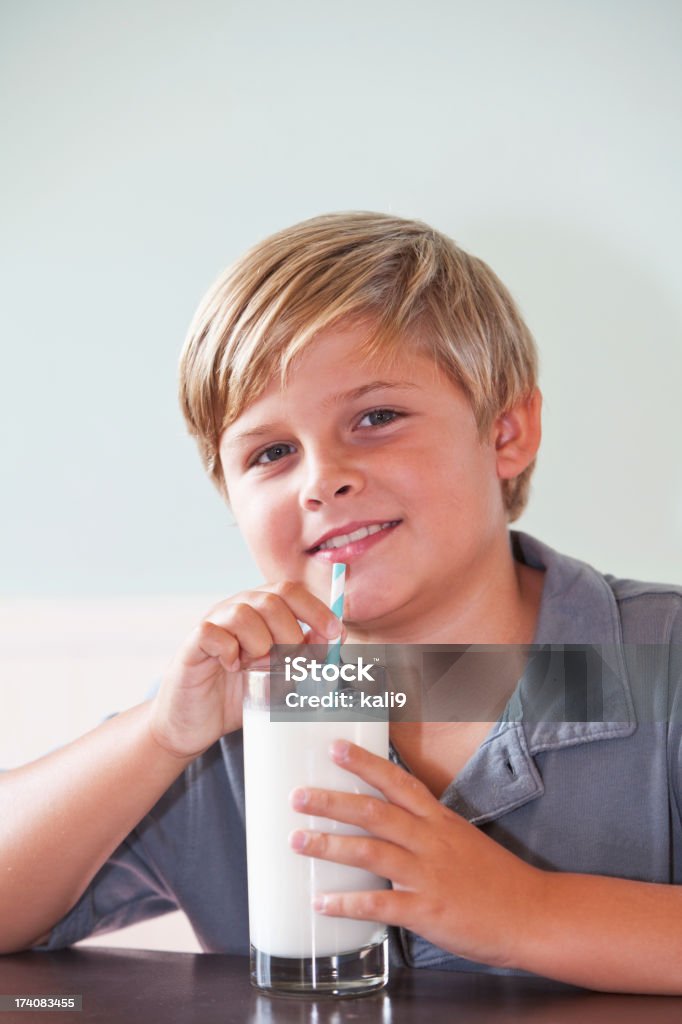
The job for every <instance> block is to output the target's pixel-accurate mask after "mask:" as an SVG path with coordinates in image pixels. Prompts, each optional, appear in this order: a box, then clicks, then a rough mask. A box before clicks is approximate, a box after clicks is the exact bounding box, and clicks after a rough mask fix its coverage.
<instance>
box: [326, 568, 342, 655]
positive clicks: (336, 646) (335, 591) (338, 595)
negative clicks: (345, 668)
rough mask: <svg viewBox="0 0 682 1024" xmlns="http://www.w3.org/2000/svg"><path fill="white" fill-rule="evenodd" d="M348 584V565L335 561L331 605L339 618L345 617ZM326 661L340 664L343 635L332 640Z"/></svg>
mask: <svg viewBox="0 0 682 1024" xmlns="http://www.w3.org/2000/svg"><path fill="white" fill-rule="evenodd" d="M345 585H346V565H345V563H344V562H334V564H333V565H332V592H331V597H330V598H329V607H330V608H331V610H332V611H333V612H334V615H336V617H337V619H342V618H343V593H344V589H345ZM325 660H326V662H327V664H328V665H338V664H339V662H340V661H341V637H340V636H338V637H337V638H336V640H331V641H330V642H329V646H328V647H327V657H326V659H325Z"/></svg>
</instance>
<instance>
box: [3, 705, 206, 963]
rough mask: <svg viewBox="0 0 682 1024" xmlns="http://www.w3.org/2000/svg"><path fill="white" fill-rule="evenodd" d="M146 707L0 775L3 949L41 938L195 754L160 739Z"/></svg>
mask: <svg viewBox="0 0 682 1024" xmlns="http://www.w3.org/2000/svg"><path fill="white" fill-rule="evenodd" d="M150 708H151V705H150V704H149V703H145V704H141V705H138V706H137V707H134V708H131V709H130V710H128V711H124V712H122V713H121V714H119V715H116V717H114V718H111V719H109V720H108V721H106V722H104V723H103V724H102V725H100V726H98V727H97V728H96V729H94V730H92V732H89V733H87V734H86V735H85V736H82V737H80V738H79V739H77V740H75V742H73V743H70V744H69V745H68V746H65V747H62V748H61V749H59V750H56V751H54V752H53V753H51V754H48V755H47V756H46V757H43V758H40V759H39V760H37V761H33V762H31V763H30V764H27V765H24V766H22V767H21V768H16V769H13V770H11V771H8V772H5V773H3V775H2V777H0V821H1V822H2V837H1V839H0V906H1V907H2V915H1V916H0V953H12V952H15V951H17V950H20V949H24V948H26V947H29V946H32V945H36V944H38V942H39V941H41V940H44V939H45V937H46V935H47V934H49V931H50V929H51V928H52V927H53V925H54V924H55V923H56V922H57V921H59V920H60V919H61V918H62V917H63V916H64V915H65V914H66V913H67V912H68V911H69V910H70V909H71V907H72V906H73V905H74V904H75V903H76V902H77V901H78V899H79V898H80V896H81V894H82V893H83V892H84V890H85V889H86V888H87V886H88V884H89V882H90V881H91V879H92V878H93V876H94V875H95V873H96V872H97V871H98V870H99V868H100V867H101V866H102V864H103V863H104V862H105V861H106V860H107V858H108V857H109V856H110V855H111V853H113V851H114V850H115V849H116V847H117V846H118V845H119V843H121V842H122V840H123V839H125V837H126V836H127V835H128V833H129V832H130V831H131V830H132V829H133V828H134V827H135V825H136V824H137V823H138V822H139V821H140V820H141V819H142V818H143V817H144V815H145V814H146V813H147V811H149V810H150V808H151V807H153V806H154V804H155V803H156V802H157V800H158V799H159V798H160V797H161V796H162V795H163V793H164V792H165V791H166V790H167V789H168V788H169V786H170V785H171V784H172V783H173V782H174V780H175V779H176V778H177V777H178V775H179V774H180V773H181V772H182V771H183V770H184V768H185V766H186V765H187V764H189V762H190V761H191V760H192V759H193V758H192V757H185V758H182V757H177V756H175V755H174V754H171V753H169V752H168V751H166V750H164V749H163V748H162V747H161V746H160V745H159V744H158V743H157V741H156V740H155V739H154V736H153V733H152V731H151V729H150Z"/></svg>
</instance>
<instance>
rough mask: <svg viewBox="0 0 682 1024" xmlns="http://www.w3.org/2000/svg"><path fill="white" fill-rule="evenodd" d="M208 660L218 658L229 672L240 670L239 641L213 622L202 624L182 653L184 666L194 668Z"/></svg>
mask: <svg viewBox="0 0 682 1024" xmlns="http://www.w3.org/2000/svg"><path fill="white" fill-rule="evenodd" d="M207 658H217V659H218V661H219V662H220V663H221V665H222V666H223V668H225V669H226V670H227V671H228V672H236V671H237V669H238V668H239V641H238V640H237V638H236V637H235V636H233V635H232V633H229V632H227V630H225V629H221V627H220V626H216V625H215V624H214V623H213V622H206V621H204V622H202V623H200V624H199V625H198V626H197V627H196V629H194V630H193V631H192V633H191V634H190V636H189V637H188V639H187V642H186V643H185V645H184V647H183V648H182V649H181V651H180V660H181V662H182V664H183V665H186V666H187V667H188V668H193V667H195V666H196V665H201V663H202V662H205V661H206V659H207Z"/></svg>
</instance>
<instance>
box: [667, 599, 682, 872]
mask: <svg viewBox="0 0 682 1024" xmlns="http://www.w3.org/2000/svg"><path fill="white" fill-rule="evenodd" d="M677 604H678V614H677V615H676V616H675V619H674V622H673V627H672V631H671V642H670V647H669V661H668V665H669V667H668V695H669V700H668V776H669V785H670V811H671V825H672V846H673V858H674V865H673V875H674V878H673V881H675V882H676V883H678V884H682V601H678V602H677Z"/></svg>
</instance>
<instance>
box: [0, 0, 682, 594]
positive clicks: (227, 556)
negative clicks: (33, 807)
mask: <svg viewBox="0 0 682 1024" xmlns="http://www.w3.org/2000/svg"><path fill="white" fill-rule="evenodd" d="M681 14H682V6H680V4H679V3H678V2H676V0H673V2H662V0H658V2H656V0H654V2H649V3H647V4H643V3H640V2H636V3H635V2H622V0H601V2H599V0H597V2H595V0H590V2H585V0H582V2H577V3H570V4H569V3H563V2H554V3H552V2H540V0H537V2H536V0H516V2H514V3H510V2H507V0H483V2H476V3H472V2H470V0H467V2H463V0H442V2H439V0H421V2H420V3H417V4H415V3H412V2H410V3H404V2H395V0H381V2H371V0H365V2H357V0H351V2H346V3H344V4H336V3H325V2H319V0H317V2H316V0H298V2H296V0H288V2H286V3H280V2H277V0H262V2H239V3H236V2H235V3H229V2H222V3H219V2H213V0H193V2H191V3H190V2H186V3H178V2H167V0H153V2H150V0H108V2H105V0H80V2H79V0H44V2H39V0H13V2H11V0H5V2H4V3H2V5H1V6H0V40H1V42H0V46H1V52H0V90H1V98H0V103H1V106H2V110H1V111H0V113H1V116H2V150H3V155H2V159H1V161H0V203H1V204H2V214H1V216H2V229H1V234H2V242H1V243H0V245H1V252H2V256H1V259H2V264H1V266H0V288H1V290H2V294H1V295H0V332H1V333H0V337H1V338H2V363H1V366H2V395H3V398H2V411H1V414H0V415H1V417H2V421H1V423H0V428H1V436H2V464H1V466H0V472H1V479H2V531H1V538H2V539H1V541H0V566H1V569H0V578H1V583H0V589H1V591H2V593H4V594H5V595H7V596H11V595H14V594H25V595H31V594H35V595H39V594H45V595H49V594H82V595H87V594H107V593H109V594H117V593H118V594H125V593H162V592H166V593H172V592H177V593H182V592H187V593H190V592H211V593H214V592H215V593H223V592H224V593H225V595H227V594H228V593H230V592H232V591H234V590H235V589H238V588H240V587H241V586H243V585H245V584H246V583H247V582H254V581H255V578H256V577H255V576H254V571H253V570H252V569H251V566H250V561H249V558H248V556H247V555H246V553H245V552H244V550H243V548H242V546H241V544H240V541H239V538H238V535H237V532H236V529H235V528H234V527H230V526H229V523H230V518H229V515H228V513H227V511H226V510H225V509H224V508H223V507H222V506H221V504H220V502H219V499H218V498H217V496H216V495H215V493H214V492H213V490H212V488H211V486H210V485H209V484H208V482H206V481H205V479H204V478H203V475H202V471H201V468H200V465H199V462H198V458H197V457H196V455H195V452H194V449H193V446H192V444H191V442H190V441H189V439H188V438H186V436H185V432H184V426H183V424H182V421H181V418H180V414H179V412H178V411H177V408H176V400H175V372H176V369H175V368H176V362H177V356H178V352H179V349H180V346H181V343H182V339H183V336H184V332H185V329H186V326H187V323H188V321H189V319H190V316H191V314H192V312H193V309H194V307H195V305H196V303H197V301H198V299H199V298H200V296H201V294H202V292H203V290H204V289H205V288H206V286H207V285H208V284H209V283H210V282H211V280H212V279H213V278H214V276H215V275H216V274H217V273H218V272H219V271H220V270H221V269H222V268H223V266H224V265H225V264H226V263H228V262H229V261H230V260H232V259H233V258H234V257H235V256H237V255H238V253H239V252H240V251H241V250H242V249H244V248H245V247H246V246H248V245H250V244H252V243H253V242H255V241H256V240H257V239H259V238H261V237H263V236H264V235H265V234H268V233H270V232H271V231H273V230H275V229H278V228H281V227H283V226H284V225H286V224H288V223H291V222H294V221H296V220H299V219H302V218H304V217H307V216H312V215H314V214H317V213H321V212H324V211H328V210H340V209H349V208H363V209H376V210H385V211H390V212H395V213H398V214H401V215H406V216H417V217H420V218H423V219H426V220H429V221H432V222H433V223H434V224H435V225H436V226H437V227H439V228H441V229H442V230H445V231H446V232H448V233H450V234H452V235H453V236H454V237H455V238H456V239H457V240H458V241H459V242H460V243H461V244H462V245H464V246H465V248H469V249H471V250H472V251H473V252H475V253H477V254H478V255H480V256H482V257H483V258H484V259H486V260H487V261H488V262H489V263H491V264H492V266H493V267H494V268H495V269H496V270H497V271H498V273H499V274H500V275H501V276H502V277H503V279H505V280H506V281H507V283H508V284H509V285H510V287H511V288H512V290H513V291H514V293H515V294H516V296H517V298H518V299H519V300H520V302H521V305H522V307H523V309H524V310H525V312H526V314H527V317H528V320H529V322H530V324H531V327H532V328H533V330H534V332H535V334H536V336H537V338H538V341H539V344H540V348H541V353H542V357H543V377H542V380H543V384H544V390H545V394H546V428H545V448H544V454H543V456H542V458H541V462H540V468H539V470H538V473H537V482H536V486H535V495H534V499H533V505H532V509H531V511H530V513H529V514H528V515H527V516H526V517H525V519H524V520H523V522H522V524H521V525H522V526H523V527H525V528H527V529H529V530H531V531H534V532H536V533H537V534H538V535H539V536H541V537H542V538H543V539H545V540H546V541H548V542H549V543H552V544H554V545H555V546H558V547H560V548H561V549H563V550H566V551H568V552H570V553H573V554H575V555H577V556H579V557H582V558H585V559H587V560H589V561H592V562H593V563H594V564H596V565H597V566H598V567H599V568H601V569H603V570H605V571H611V572H614V573H617V574H622V575H633V576H644V577H654V578H666V577H667V578H677V579H679V578H680V577H682V459H681V458H680V455H679V438H680V415H679V407H680V390H681V388H680V385H681V384H682V343H681V341H680V320H681V317H680V311H681V299H680V260H679V239H680V237H681V236H682V231H681V227H682V225H681V223H680V222H681V219H682V218H681V216H680V199H679V195H680V190H679V180H680V171H681V165H682V161H681V160H680V148H681V142H680V132H679V116H680V110H679V106H680V104H679V99H680V78H681V74H682V72H681V64H680V60H679V52H680V21H681Z"/></svg>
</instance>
